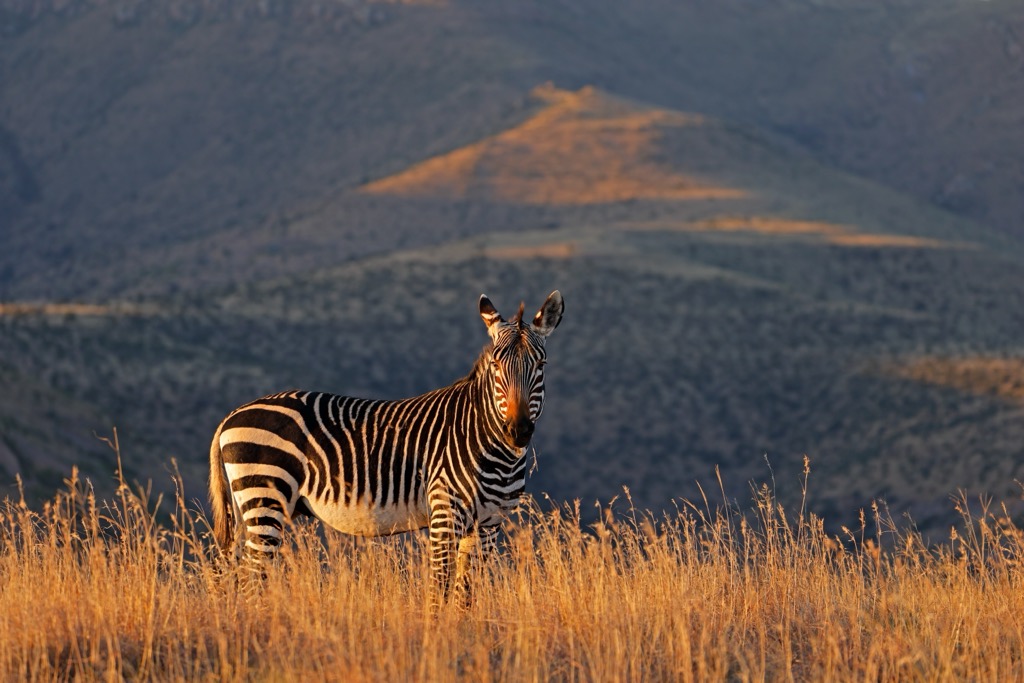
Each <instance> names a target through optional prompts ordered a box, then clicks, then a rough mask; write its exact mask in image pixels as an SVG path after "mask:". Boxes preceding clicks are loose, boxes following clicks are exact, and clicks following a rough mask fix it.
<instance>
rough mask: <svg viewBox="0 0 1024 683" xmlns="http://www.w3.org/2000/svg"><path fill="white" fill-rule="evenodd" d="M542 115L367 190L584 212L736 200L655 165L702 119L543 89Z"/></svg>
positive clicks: (592, 94) (590, 92)
mask: <svg viewBox="0 0 1024 683" xmlns="http://www.w3.org/2000/svg"><path fill="white" fill-rule="evenodd" d="M533 95H534V97H536V98H538V99H539V100H541V101H543V102H544V105H545V106H544V107H543V108H542V109H541V111H540V112H539V113H537V114H536V115H535V116H533V117H532V118H530V119H529V120H527V121H525V122H524V123H522V124H521V125H519V126H516V127H515V128H512V129H511V130H507V131H504V132H503V133H500V134H498V135H494V136H491V137H489V138H486V139H484V140H481V141H480V142H476V143H474V144H472V145H468V146H466V147H462V148H460V149H457V150H454V151H452V152H449V153H447V154H443V155H440V156H437V157H434V158H432V159H428V160H426V161H423V162H421V163H418V164H416V165H414V166H412V167H411V168H409V169H407V170H405V171H402V172H401V173H398V174H396V175H392V176H389V177H387V178H382V179H380V180H377V181H375V182H372V183H369V184H368V185H366V186H364V187H363V188H362V191H363V192H366V193H369V194H386V195H398V196H417V197H443V198H446V199H466V198H476V199H488V200H496V201H502V202H516V203H524V204H545V205H585V204H602V203H607V202H620V201H626V200H631V199H661V200H694V199H732V198H737V197H742V196H745V193H744V192H743V191H741V190H737V189H734V188H728V187H717V186H713V185H709V184H707V183H705V182H702V181H699V180H697V179H694V178H690V177H687V176H684V175H681V174H679V173H677V172H676V171H675V170H673V169H672V168H670V167H669V166H668V165H667V164H664V163H663V162H661V161H659V160H658V146H659V145H658V142H659V139H660V137H661V135H662V131H663V130H665V129H669V128H673V127H688V126H701V125H704V120H703V119H702V118H701V117H699V116H691V115H686V114H681V113H678V112H672V111H668V110H664V109H655V108H647V107H641V106H639V105H633V104H630V103H627V102H625V101H624V100H619V99H617V98H614V97H611V96H610V95H606V94H604V93H601V92H599V91H597V90H595V89H594V88H591V87H585V88H582V89H580V90H579V91H577V92H568V91H565V90H559V89H557V88H554V87H551V86H543V87H540V88H537V89H535V90H534V92H533Z"/></svg>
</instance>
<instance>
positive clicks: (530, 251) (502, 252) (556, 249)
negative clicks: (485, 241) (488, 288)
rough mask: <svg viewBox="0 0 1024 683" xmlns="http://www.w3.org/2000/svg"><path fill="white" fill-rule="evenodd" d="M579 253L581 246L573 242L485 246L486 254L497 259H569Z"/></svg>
mask: <svg viewBox="0 0 1024 683" xmlns="http://www.w3.org/2000/svg"><path fill="white" fill-rule="evenodd" d="M578 253H579V246H578V245H576V244H575V243H573V242H552V243H550V244H523V245H494V246H489V247H485V248H484V256H485V257H486V258H489V259H496V260H511V261H515V260H519V259H531V258H546V259H559V260H561V259H569V258H572V257H574V256H576V255H577V254H578Z"/></svg>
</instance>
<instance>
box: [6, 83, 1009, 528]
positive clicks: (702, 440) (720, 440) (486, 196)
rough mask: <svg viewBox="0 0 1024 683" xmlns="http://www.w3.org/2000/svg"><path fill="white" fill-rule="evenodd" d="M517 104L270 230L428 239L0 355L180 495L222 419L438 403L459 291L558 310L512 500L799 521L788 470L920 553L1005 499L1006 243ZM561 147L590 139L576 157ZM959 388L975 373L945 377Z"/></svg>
mask: <svg viewBox="0 0 1024 683" xmlns="http://www.w3.org/2000/svg"><path fill="white" fill-rule="evenodd" d="M523 101H524V103H525V105H524V109H523V111H524V112H525V113H526V115H524V116H522V117H519V119H518V120H517V121H515V122H511V123H509V124H508V125H507V126H506V129H505V130H497V131H494V132H492V133H490V134H489V135H487V136H484V137H482V138H481V139H479V140H476V141H471V142H469V143H468V144H467V145H466V146H464V147H461V148H455V149H453V150H448V151H446V152H443V153H441V154H438V155H436V156H434V157H432V158H427V159H425V160H422V161H418V162H416V163H413V164H411V165H410V166H409V167H407V168H405V169H398V170H396V172H395V173H393V174H390V175H386V176H384V177H382V178H379V179H377V180H375V181H372V182H369V183H367V184H364V185H359V186H355V187H353V188H352V189H351V190H349V191H347V192H341V193H339V194H338V195H337V196H336V197H335V198H334V199H332V200H331V201H329V202H325V203H323V204H321V205H320V206H318V207H317V208H316V209H315V210H311V211H310V212H308V213H307V214H306V215H305V216H303V217H302V218H301V219H298V220H296V221H295V222H293V223H290V224H289V225H288V226H287V230H286V231H285V232H286V234H287V237H288V239H289V240H299V241H301V240H306V239H308V240H309V241H310V243H315V241H316V240H317V239H321V240H324V241H325V242H326V241H329V240H331V239H334V237H333V236H332V235H331V234H330V233H325V232H323V229H324V226H325V225H326V224H327V223H328V221H329V220H330V218H331V217H337V216H339V215H345V213H346V212H347V211H353V210H354V208H355V209H358V208H360V207H369V206H373V205H374V203H377V206H376V209H375V210H376V211H378V212H380V215H390V216H392V217H395V216H401V217H405V218H404V220H405V221H407V222H406V223H403V222H401V221H397V222H396V225H399V226H404V227H403V229H407V230H409V231H410V232H411V231H413V230H415V229H416V228H417V227H418V228H419V229H421V230H424V231H427V232H428V234H430V235H432V236H433V237H432V238H433V239H434V241H435V242H440V243H437V244H434V245H432V246H410V247H407V248H401V249H390V250H388V251H385V252H383V253H380V254H377V255H374V256H367V257H363V258H358V259H357V258H352V259H349V260H348V261H347V262H346V263H343V264H340V265H334V266H331V267H325V268H320V269H317V270H315V271H312V270H311V271H308V272H303V273H301V274H296V275H286V276H282V277H278V278H268V279H263V280H258V279H253V280H252V281H250V282H247V283H244V284H238V285H227V286H223V287H222V288H220V289H215V290H209V291H207V292H205V293H203V294H202V295H201V296H194V295H191V294H183V295H179V296H176V297H167V298H164V299H162V300H160V301H159V302H158V304H159V305H153V306H150V307H149V308H145V309H138V310H134V311H132V313H133V314H131V315H129V314H128V313H127V312H128V311H130V310H131V309H125V308H123V307H122V308H112V309H109V311H108V315H106V317H102V318H101V317H96V316H74V315H62V316H56V317H55V316H53V315H47V314H46V311H39V312H37V313H36V314H34V315H21V316H9V317H6V318H0V324H3V325H4V329H5V333H4V334H3V335H2V336H0V343H2V344H3V347H2V348H0V351H2V352H3V353H4V354H5V357H10V358H17V359H18V363H19V364H20V366H21V367H23V368H25V369H26V372H31V373H35V374H38V375H39V376H40V377H42V379H43V381H45V382H47V383H48V384H50V385H54V384H58V385H60V386H62V387H65V390H66V391H67V392H68V393H69V395H71V396H75V397H78V398H79V399H81V400H88V401H91V402H94V403H95V404H97V405H100V406H103V407H104V412H105V413H106V414H108V415H109V416H110V419H111V420H113V421H115V422H116V423H117V424H118V425H119V426H120V427H121V435H122V444H123V447H124V449H125V451H126V452H127V453H129V454H131V456H132V457H131V466H132V467H133V468H135V469H134V470H133V471H134V472H156V471H158V467H159V465H158V463H159V462H166V461H167V460H168V459H169V458H171V457H176V458H177V459H178V461H179V463H181V467H182V471H183V472H184V474H185V475H186V477H187V479H188V480H189V481H191V482H199V481H201V480H202V478H203V476H204V470H205V458H204V454H205V451H206V447H207V439H208V438H209V436H210V435H211V434H212V432H213V430H214V428H215V426H216V424H217V421H218V420H219V419H220V417H222V416H223V414H225V413H226V412H227V411H228V410H230V409H231V408H232V407H234V406H235V405H237V404H239V403H241V402H243V401H245V400H248V399H251V398H254V397H256V396H258V395H260V394H262V393H266V392H270V391H277V390H282V389H285V388H288V387H292V386H296V387H303V388H310V389H323V390H329V391H335V392H338V393H349V394H355V395H367V396H385V397H386V396H390V397H399V396H407V395H412V394H415V393H418V392H422V391H425V390H428V389H430V388H432V387H434V386H438V385H441V384H444V383H447V382H450V381H451V380H453V379H455V378H456V377H458V376H460V375H461V374H462V373H464V372H466V371H467V370H468V368H469V365H470V363H471V362H472V360H473V358H474V357H475V355H476V353H477V351H478V349H479V347H480V346H481V345H482V344H483V342H484V340H485V335H484V333H483V327H482V324H481V323H480V322H479V320H478V316H477V315H476V312H475V310H474V304H475V300H476V297H477V296H478V294H479V293H480V292H486V293H488V294H489V295H491V296H492V297H493V298H494V300H495V301H496V303H498V304H499V308H502V309H505V310H509V309H511V308H513V307H514V306H515V304H516V302H517V301H518V299H513V298H512V297H520V296H525V297H527V304H528V305H531V306H533V305H537V304H539V302H540V301H541V300H542V298H543V296H544V295H546V293H547V292H548V291H550V290H551V289H553V288H555V287H558V288H560V289H561V290H562V291H563V294H564V295H565V297H566V302H567V304H566V306H567V307H566V315H565V320H564V323H563V325H562V326H561V327H560V328H559V330H558V332H557V333H556V335H555V336H553V337H552V339H551V341H550V357H551V363H550V367H549V369H550V379H549V383H550V389H549V392H550V397H549V404H548V407H547V408H546V411H545V416H544V418H543V422H542V424H541V425H540V427H539V429H538V437H537V441H536V446H537V452H538V467H539V469H538V471H537V473H536V474H535V475H534V476H533V478H532V479H531V481H530V483H529V487H530V489H531V490H532V491H534V492H539V491H546V492H549V493H550V494H551V495H553V496H554V497H556V498H576V497H579V498H582V499H584V500H585V501H590V500H593V499H600V500H608V499H610V498H611V497H613V496H615V495H616V494H617V493H619V492H620V490H621V489H620V487H621V486H622V485H627V486H629V488H630V490H631V492H632V496H633V499H634V501H635V502H636V503H637V504H638V505H640V506H642V507H651V508H655V509H660V508H662V507H666V506H670V505H671V501H672V499H673V498H676V497H678V496H688V497H691V498H696V497H699V495H700V493H699V490H698V489H697V488H696V483H695V482H696V481H697V480H701V481H704V482H705V489H707V484H708V482H709V481H713V470H714V467H715V466H720V467H721V468H722V471H723V476H724V479H725V481H726V486H727V494H728V495H729V496H735V497H737V498H740V499H746V498H747V496H748V493H749V491H748V488H747V486H748V484H747V482H748V481H750V480H765V479H768V478H770V477H771V476H772V474H773V472H774V473H776V474H777V475H778V479H777V481H776V485H777V488H778V493H779V495H780V497H781V499H782V500H783V501H787V502H792V501H793V500H794V498H795V497H796V496H798V495H799V486H798V483H797V478H798V475H799V472H800V471H801V469H802V465H801V460H802V457H803V456H804V455H805V454H806V455H809V456H810V457H811V463H812V464H811V466H812V470H813V472H814V481H815V482H816V488H814V489H812V491H811V500H810V504H811V506H812V509H815V510H817V511H818V512H820V513H823V514H825V515H826V518H827V520H828V522H829V524H830V525H837V524H841V523H845V524H848V525H850V524H853V523H854V516H855V514H856V510H857V509H858V508H859V507H863V506H867V505H869V504H870V501H871V500H872V499H873V498H875V497H877V496H883V497H885V498H887V499H888V500H889V502H890V503H891V504H892V506H893V508H894V511H895V512H896V513H897V514H898V513H900V512H902V511H909V512H911V513H912V514H913V515H914V518H915V520H917V522H918V523H919V524H920V525H921V526H922V527H924V528H925V529H932V530H940V531H941V530H942V529H944V528H948V524H949V523H950V519H951V516H950V514H949V513H950V512H951V506H950V505H949V503H948V496H949V494H950V493H951V492H953V491H955V490H956V489H958V488H966V489H968V490H969V491H971V492H982V491H986V492H989V493H992V494H993V495H996V496H999V497H1000V498H1007V499H1013V498H1016V497H1017V495H1018V494H1019V490H1018V489H1017V486H1016V484H1014V481H1015V480H1019V479H1021V478H1022V477H1024V472H1022V471H1021V470H1020V465H1019V463H1020V462H1021V460H1020V458H1019V454H1020V443H1021V442H1022V441H1021V438H1020V437H1021V436H1022V434H1021V427H1020V425H1021V424H1024V422H1022V421H1021V420H1020V417H1021V413H1022V410H1024V405H1022V404H1021V403H1020V402H1019V399H1018V398H1017V395H1016V394H1014V393H1013V392H1004V391H1001V390H998V389H997V387H999V386H1002V384H1003V383H1004V382H1005V381H1010V380H1012V376H1013V372H1015V370H1014V368H1017V367H1018V366H1019V362H1018V360H1019V358H1020V357H1021V356H1022V355H1024V349H1022V347H1021V345H1020V339H1021V338H1022V333H1024V314H1022V313H1021V311H1022V310H1024V309H1022V308H1021V307H1020V305H1019V295H1020V292H1021V291H1024V284H1022V281H1021V278H1022V276H1021V273H1022V272H1024V269H1022V268H1021V266H1022V254H1021V248H1020V246H1019V245H1018V244H1016V243H1014V242H1012V241H1009V240H1007V239H1005V238H1003V237H1001V236H999V235H997V234H993V233H987V232H985V231H983V230H980V229H978V228H977V227H976V226H972V225H971V224H969V223H966V222H964V221H961V220H959V219H957V218H955V217H953V216H951V215H950V214H948V213H946V212H943V211H940V210H937V209H934V208H931V207H928V206H927V205H923V204H921V203H919V202H917V201H915V200H912V199H908V198H906V197H904V196H901V195H899V194H896V193H893V192H891V191H889V190H886V189H885V188H882V187H880V186H877V185H874V184H872V183H869V182H865V181H863V180H861V179H858V178H855V177H852V176H849V175H846V174H844V173H842V172H838V171H835V170H834V169H830V168H828V167H826V166H824V165H822V164H821V163H820V162H818V161H817V160H815V159H814V158H813V157H812V156H810V155H808V154H807V153H806V152H804V151H802V150H801V149H800V148H799V147H796V146H793V145H791V144H790V143H788V142H787V141H786V140H784V139H781V138H778V137H776V136H774V135H772V134H766V133H763V132H760V131H757V130H754V129H749V128H745V127H743V126H738V125H735V124H725V123H722V122H720V121H716V120H714V119H712V118H709V117H706V116H697V115H694V114H686V113H682V112H673V111H669V110H664V109H659V108H656V107H651V106H649V105H644V104H641V103H636V102H632V101H629V100H624V99H622V98H618V97H614V96H611V95H608V94H606V93H604V92H602V91H601V90H599V89H594V88H585V89H582V90H580V91H576V92H567V91H560V90H557V89H553V88H550V87H547V88H543V89H541V90H540V91H536V92H535V93H534V95H533V96H532V97H527V98H524V100H523ZM698 123H699V125H698ZM576 131H586V132H587V134H586V135H581V136H580V137H579V138H576V137H574V136H575V135H576ZM595 131H596V132H595ZM549 141H553V142H552V144H553V145H554V146H553V147H549V146H548V142H549ZM554 142H557V143H558V144H570V145H574V144H576V143H577V142H579V143H581V144H582V143H583V142H585V143H586V144H585V145H583V147H584V150H583V152H581V153H580V154H579V155H578V156H577V155H576V154H558V153H557V152H558V150H560V149H561V148H560V147H558V144H554ZM513 143H514V144H513ZM552 150H554V151H552ZM554 159H557V161H558V163H552V161H553V160H554ZM595 159H597V160H600V159H614V160H615V163H595V162H594V160H595ZM467 160H468V161H467ZM424 169H427V171H429V172H424ZM581 176H582V177H586V178H588V183H586V184H582V185H581V184H574V182H575V179H576V178H578V177H581ZM638 179H639V180H638ZM681 179H682V180H681ZM597 188H600V190H598V189H597ZM708 188H711V190H712V191H710V192H709V191H708ZM681 190H685V191H683V192H680V191H681ZM723 190H724V191H723ZM537 192H545V193H547V194H545V195H543V197H542V199H540V200H536V201H535V199H536V197H537V195H536V193H537ZM604 192H607V193H610V194H609V195H603V194H601V193H604ZM552 193H562V194H560V195H557V196H560V197H562V198H563V199H562V200H561V201H556V195H554V194H552ZM602 196H605V197H609V198H611V199H613V201H601V197H602ZM385 212H387V213H385ZM474 212H477V213H475V214H474ZM460 214H461V215H464V216H465V215H473V216H474V221H480V220H482V218H481V217H486V216H493V217H499V218H500V219H501V221H503V222H500V225H502V226H504V227H503V229H502V230H501V231H499V232H494V231H493V230H494V226H493V225H491V226H488V228H489V229H490V232H485V233H483V234H476V235H472V236H469V237H461V238H460V237H458V235H457V234H455V233H452V234H451V237H448V238H446V239H442V240H438V239H437V236H438V235H443V234H444V233H443V232H442V230H440V229H437V228H436V227H435V221H442V220H443V218H444V217H445V216H446V215H460ZM468 222H473V221H468ZM967 235H969V236H970V237H971V239H965V236H967ZM413 331H414V332H413ZM28 339H31V340H32V342H31V344H28V343H25V341H24V340H28ZM12 340H23V341H21V342H19V343H13V342H12ZM55 358H64V359H71V360H70V361H69V362H68V363H65V364H64V365H63V366H55V365H54V363H53V359H55ZM1000 359H1005V360H1000ZM1015 359H1016V360H1015ZM960 366H962V367H968V368H978V367H984V368H987V370H985V372H988V373H989V374H988V375H987V377H988V379H986V380H985V381H973V382H972V383H970V385H969V386H968V385H965V384H964V383H962V382H958V381H956V380H955V379H951V378H955V377H956V376H957V374H956V372H955V371H950V370H948V368H951V367H953V368H955V367H960ZM61 368H63V369H61ZM1000 377H1002V379H1000ZM76 428H81V429H82V430H83V431H84V430H85V428H86V425H80V427H76ZM93 428H94V429H95V427H93ZM97 431H100V430H97ZM80 455H81V454H80V451H78V450H77V449H75V448H71V449H68V448H66V447H64V446H63V445H61V444H59V443H57V442H56V441H55V442H53V443H51V444H50V445H49V447H48V449H46V450H42V449H38V447H35V446H34V447H32V448H31V449H26V450H25V451H23V452H21V453H18V454H16V456H17V457H18V458H20V459H21V460H20V461H19V462H24V461H26V460H29V459H31V460H40V459H43V458H47V459H49V460H50V461H51V462H53V465H52V467H53V469H54V470H55V471H59V470H60V469H61V468H63V467H67V466H68V464H69V463H70V462H73V461H74V460H75V459H76V458H78V457H80ZM766 457H767V459H768V461H769V463H770V465H771V468H772V469H771V470H769V468H768V466H767V465H766V463H765V459H766ZM193 485H197V484H193Z"/></svg>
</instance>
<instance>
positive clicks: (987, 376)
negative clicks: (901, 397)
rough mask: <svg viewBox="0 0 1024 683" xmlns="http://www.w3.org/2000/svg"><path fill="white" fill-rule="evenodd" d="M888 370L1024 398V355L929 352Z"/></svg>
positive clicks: (925, 380)
mask: <svg viewBox="0 0 1024 683" xmlns="http://www.w3.org/2000/svg"><path fill="white" fill-rule="evenodd" d="M887 370H888V371H889V372H890V373H892V374H894V375H896V376H897V377H902V378H904V379H910V380H913V381H915V382H922V383H925V384H932V385H937V386H943V387H950V388H953V389H957V390H959V391H963V392H966V393H969V394H974V395H978V396H997V397H999V398H1004V399H1009V400H1012V401H1020V402H1024V358H999V357H992V356H963V357H942V356H925V357H919V358H913V359H910V360H908V361H906V362H905V363H902V364H891V365H889V366H888V368H887Z"/></svg>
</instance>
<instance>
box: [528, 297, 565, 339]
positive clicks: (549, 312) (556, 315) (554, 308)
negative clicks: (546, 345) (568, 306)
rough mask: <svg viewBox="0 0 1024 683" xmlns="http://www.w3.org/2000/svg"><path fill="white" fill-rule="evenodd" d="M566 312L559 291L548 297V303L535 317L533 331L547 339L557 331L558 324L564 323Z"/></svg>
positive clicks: (545, 303)
mask: <svg viewBox="0 0 1024 683" xmlns="http://www.w3.org/2000/svg"><path fill="white" fill-rule="evenodd" d="M564 310H565V302H564V301H562V293H561V292H559V291H558V290H557V289H556V290H555V291H553V292H551V294H549V295H548V298H547V301H545V302H544V305H543V306H541V307H540V310H539V311H537V315H535V316H533V330H534V332H536V333H537V334H539V335H540V336H542V337H546V336H548V335H549V334H551V333H552V332H554V331H555V328H556V327H558V323H560V322H562V312H563V311H564Z"/></svg>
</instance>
